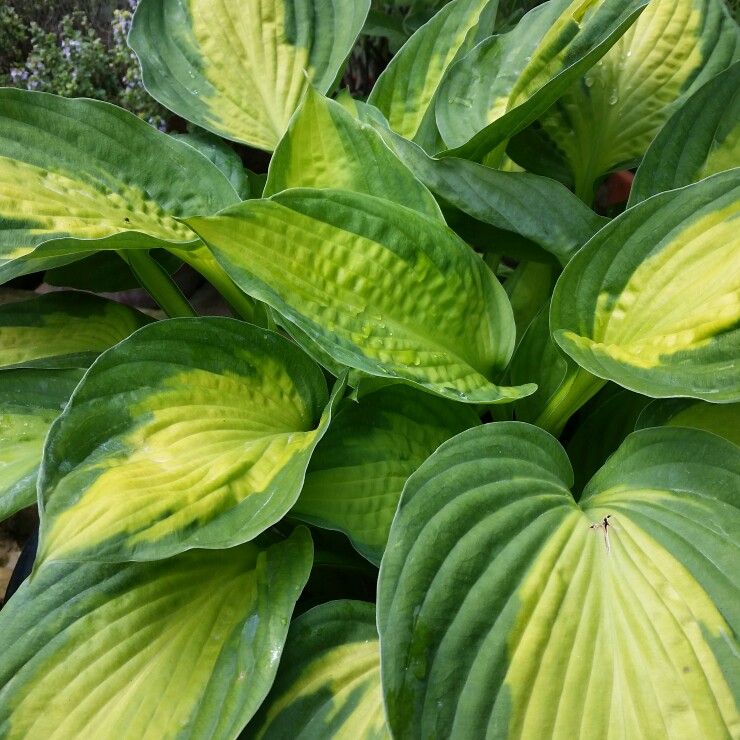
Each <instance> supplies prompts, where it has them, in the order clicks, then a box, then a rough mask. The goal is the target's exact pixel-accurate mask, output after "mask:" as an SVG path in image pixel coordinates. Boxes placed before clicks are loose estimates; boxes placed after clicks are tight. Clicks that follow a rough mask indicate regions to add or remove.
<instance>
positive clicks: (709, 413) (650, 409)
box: [635, 398, 740, 447]
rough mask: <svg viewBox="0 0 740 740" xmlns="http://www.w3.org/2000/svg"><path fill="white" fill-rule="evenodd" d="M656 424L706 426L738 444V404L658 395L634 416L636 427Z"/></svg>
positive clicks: (695, 427) (739, 439) (739, 414)
mask: <svg viewBox="0 0 740 740" xmlns="http://www.w3.org/2000/svg"><path fill="white" fill-rule="evenodd" d="M657 426H677V427H692V428H693V429H705V430H706V431H708V432H712V433H713V434H718V435H719V436H720V437H724V438H725V439H728V440H729V441H730V442H734V443H735V444H736V445H738V447H740V403H724V404H717V403H707V402H706V401H697V400H696V399H693V398H660V399H657V400H655V401H653V402H652V403H650V405H649V406H647V408H645V409H644V411H643V412H642V413H641V414H640V416H639V418H638V419H637V423H636V427H635V428H636V429H644V428H646V427H657Z"/></svg>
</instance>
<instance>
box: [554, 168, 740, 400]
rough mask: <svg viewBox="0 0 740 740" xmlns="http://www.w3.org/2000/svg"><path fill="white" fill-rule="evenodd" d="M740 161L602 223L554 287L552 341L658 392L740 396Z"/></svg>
mask: <svg viewBox="0 0 740 740" xmlns="http://www.w3.org/2000/svg"><path fill="white" fill-rule="evenodd" d="M739 214H740V169H737V170H731V171H729V172H726V173H720V174H718V175H714V176H713V177H711V178H707V179H706V180H702V181H701V182H699V183H696V184H695V185H690V186H688V187H686V188H682V189H680V190H675V191H671V192H669V193H663V194H661V195H657V196H655V197H653V198H650V199H649V200H647V201H645V202H644V203H641V204H640V205H638V206H635V207H634V208H630V209H629V210H628V211H626V212H625V213H624V214H622V215H621V216H619V217H618V218H616V219H615V220H614V221H613V222H612V223H611V224H609V225H608V226H607V227H605V228H604V229H602V230H601V231H600V232H599V233H598V234H597V235H596V236H595V237H594V238H593V239H592V240H591V241H590V242H589V243H588V244H587V245H586V246H585V247H584V248H583V249H582V250H581V251H580V252H579V253H578V254H577V255H576V256H575V257H574V258H573V259H572V260H571V262H570V263H569V264H568V266H567V267H566V268H565V270H564V271H563V274H562V275H561V276H560V279H559V280H558V283H557V285H556V287H555V292H554V295H553V299H552V308H551V312H550V325H551V329H552V332H553V336H554V338H555V341H556V342H557V343H558V344H559V345H560V347H561V348H562V349H563V350H564V351H565V352H567V353H568V354H569V355H570V356H571V357H572V358H573V359H574V360H576V362H578V364H579V365H581V367H583V368H585V369H586V370H588V371H589V372H591V373H593V374H594V375H597V376H599V377H601V378H606V379H609V380H613V381H614V382H615V383H618V384H619V385H622V386H624V387H625V388H629V389H630V390H634V391H637V392H638V393H643V394H645V395H649V396H654V397H665V396H679V395H681V396H690V397H692V398H702V399H705V400H708V401H714V402H728V401H732V400H736V399H738V398H740V372H739V368H738V365H737V363H736V362H735V360H736V358H737V356H738V352H740V323H739V319H740V295H739V293H738V274H739V270H740V262H738V260H740V242H739V241H738V230H737V218H738V215H739Z"/></svg>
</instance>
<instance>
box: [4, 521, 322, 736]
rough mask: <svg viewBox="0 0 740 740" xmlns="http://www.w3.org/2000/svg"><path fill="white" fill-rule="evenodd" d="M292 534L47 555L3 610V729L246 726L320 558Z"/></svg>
mask: <svg viewBox="0 0 740 740" xmlns="http://www.w3.org/2000/svg"><path fill="white" fill-rule="evenodd" d="M311 559H312V545H311V538H310V536H309V535H308V532H307V531H305V530H301V531H297V532H295V533H294V534H293V535H292V536H291V537H290V538H288V539H287V540H286V541H284V542H280V543H278V544H274V545H271V546H268V543H266V542H265V543H254V542H250V543H248V544H246V545H242V546H241V547H238V548H234V549H231V550H224V551H207V550H192V551H190V552H187V553H183V554H181V555H178V556H176V557H174V558H169V559H166V560H161V561H157V562H152V563H115V564H101V563H47V564H45V565H44V566H43V567H41V568H40V569H39V570H37V571H36V572H35V573H34V575H33V576H32V578H31V580H30V581H27V582H26V583H24V584H23V585H22V586H21V588H20V589H19V590H18V592H17V593H16V594H15V595H14V596H13V598H12V599H11V600H10V601H9V602H8V604H7V606H5V608H4V609H3V610H2V612H0V650H1V651H2V655H3V660H2V662H0V734H1V735H2V737H4V738H7V739H8V740H15V739H16V738H18V739H20V738H30V737H39V738H41V737H43V738H45V739H46V740H68V738H73V737H75V738H76V737H80V738H81V737H89V738H113V737H116V738H121V740H124V739H125V740H142V739H144V738H145V739H146V740H162V739H163V738H199V740H200V739H202V740H206V739H210V738H213V740H220V739H221V738H225V737H236V735H237V733H238V732H239V731H240V729H241V728H242V727H243V726H244V725H245V724H246V722H247V721H248V720H249V719H250V717H251V716H252V715H253V714H254V712H255V711H256V709H257V708H258V707H259V705H260V704H261V702H262V700H263V698H264V697H265V695H266V694H267V691H268V689H269V687H270V685H271V684H272V681H273V679H274V676H275V671H276V670H277V666H278V662H279V660H280V654H281V651H282V647H283V643H284V642H285V636H286V633H287V631H288V621H289V619H290V615H291V614H292V612H293V607H294V605H295V601H296V599H297V598H298V596H299V594H300V592H301V590H302V588H303V586H304V584H305V583H306V579H307V578H308V574H309V571H310V568H311Z"/></svg>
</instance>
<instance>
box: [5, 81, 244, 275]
mask: <svg viewBox="0 0 740 740" xmlns="http://www.w3.org/2000/svg"><path fill="white" fill-rule="evenodd" d="M238 201H239V198H238V196H237V194H236V192H235V191H234V189H233V188H232V187H231V185H230V184H229V182H228V180H227V179H226V178H225V177H224V175H222V174H221V172H220V171H219V170H218V168H217V167H215V166H214V165H213V164H211V163H210V162H209V161H208V160H207V159H206V158H205V157H204V156H203V155H202V154H200V153H199V152H197V151H194V150H193V149H192V148H191V147H189V146H186V145H185V144H183V143H182V142H178V141H175V140H174V139H172V138H171V137H169V136H167V135H166V134H163V133H161V132H160V131H157V130H156V129H154V128H153V127H152V126H150V125H149V124H147V123H145V122H144V121H142V120H141V119H139V118H137V117H136V116H135V115H133V114H132V113H128V112H127V111H124V110H122V109H120V108H116V107H115V106H114V105H109V104H108V103H100V102H97V101H94V100H69V99H67V98H60V97H56V96H54V95H47V94H46V93H34V92H28V91H25V90H14V89H12V88H6V89H3V90H0V281H4V280H8V279H10V278H11V277H15V276H16V275H22V274H24V273H28V272H34V271H37V270H43V269H47V268H48V267H54V266H57V265H60V264H66V263H67V262H72V261H74V260H75V259H79V258H80V257H82V256H86V254H89V253H90V252H93V251H97V250H98V249H101V248H106V249H134V248H137V249H151V248H153V247H165V248H171V247H172V246H173V245H180V246H185V247H186V246H187V245H188V244H192V243H193V242H194V241H196V240H195V237H194V235H193V234H192V232H190V231H189V230H188V229H187V227H185V226H184V225H183V224H182V223H179V222H178V221H176V220H175V218H174V217H175V216H192V215H196V214H198V215H201V214H208V213H215V212H216V211H218V210H220V209H221V208H225V207H226V206H228V205H231V204H233V203H237V202H238ZM44 242H46V243H47V247H48V252H47V250H46V249H44V248H43V246H41V247H40V246H39V245H43V243H44ZM49 242H50V243H49Z"/></svg>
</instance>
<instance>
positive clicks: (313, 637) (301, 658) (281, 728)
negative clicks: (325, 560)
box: [241, 600, 390, 740]
mask: <svg viewBox="0 0 740 740" xmlns="http://www.w3.org/2000/svg"><path fill="white" fill-rule="evenodd" d="M241 737H242V738H244V740H247V739H249V740H270V739H272V740H286V738H290V739H291V740H328V738H345V737H346V738H357V740H386V738H387V739H388V740H390V733H389V732H388V729H387V727H386V724H385V711H384V709H383V696H382V693H381V691H380V646H379V644H378V631H377V630H376V628H375V607H374V605H373V604H368V603H367V602H363V601H350V600H342V601H330V602H329V603H327V604H321V606H317V607H315V608H313V609H311V611H309V612H306V613H305V614H302V615H301V616H300V617H298V619H296V620H295V621H294V622H293V623H292V624H291V625H290V630H289V631H288V639H287V641H286V643H285V651H284V653H283V658H282V660H281V661H280V667H279V668H278V673H277V676H276V677H275V683H274V684H273V687H272V689H271V690H270V693H269V694H268V696H267V699H265V702H264V704H263V705H262V706H261V707H260V711H259V712H258V713H257V715H255V717H254V719H253V720H252V722H251V723H250V724H249V725H248V726H247V728H246V730H245V731H244V733H243V734H242V735H241Z"/></svg>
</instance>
